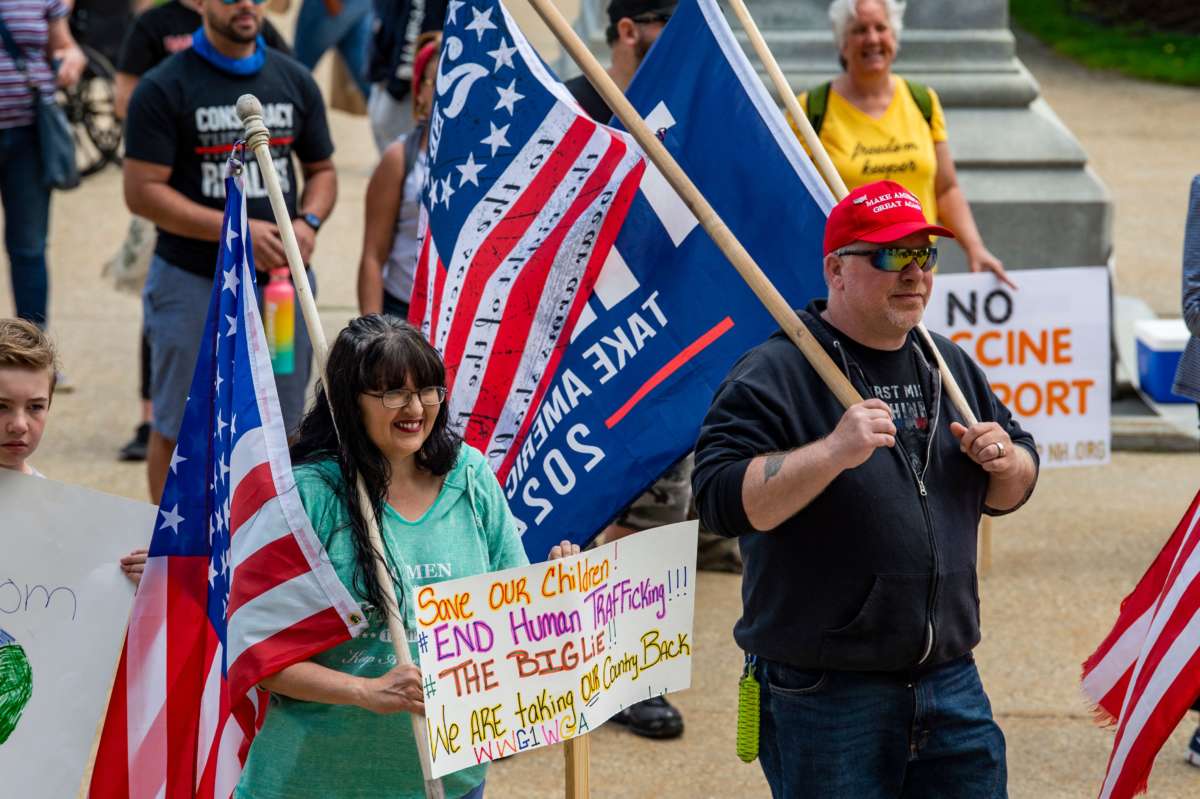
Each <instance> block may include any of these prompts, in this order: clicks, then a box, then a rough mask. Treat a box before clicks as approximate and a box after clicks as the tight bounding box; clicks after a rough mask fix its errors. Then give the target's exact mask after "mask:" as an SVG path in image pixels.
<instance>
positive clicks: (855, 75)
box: [793, 0, 1016, 288]
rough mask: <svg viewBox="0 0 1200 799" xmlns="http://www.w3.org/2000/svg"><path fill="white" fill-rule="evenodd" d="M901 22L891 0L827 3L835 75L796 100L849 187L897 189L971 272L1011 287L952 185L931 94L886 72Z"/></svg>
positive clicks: (941, 118) (940, 116)
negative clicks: (892, 184) (838, 70)
mask: <svg viewBox="0 0 1200 799" xmlns="http://www.w3.org/2000/svg"><path fill="white" fill-rule="evenodd" d="M903 16H904V8H903V3H900V2H897V0H833V2H832V3H830V5H829V19H830V22H831V23H832V24H833V36H834V42H835V44H836V45H837V48H838V61H839V62H840V63H841V65H842V74H840V75H838V76H837V77H836V78H834V79H833V81H832V82H830V83H825V84H822V85H820V86H816V87H814V88H812V89H810V90H808V91H807V92H804V93H802V94H801V95H799V97H797V98H796V99H797V100H798V101H799V103H800V107H801V108H802V109H803V110H804V113H805V116H807V117H808V120H809V122H810V123H812V126H813V129H814V130H815V131H816V132H817V135H818V136H819V137H820V139H821V144H822V145H823V146H824V147H825V150H826V152H828V153H829V158H830V160H831V161H832V162H833V165H834V166H835V167H836V168H837V171H838V174H839V175H841V177H842V180H843V181H845V183H846V186H847V187H848V188H849V189H851V190H853V189H855V188H857V187H859V186H863V185H866V184H868V183H872V182H874V181H877V180H894V181H896V182H898V183H900V184H902V185H903V186H904V187H905V188H906V189H908V190H909V191H911V192H912V193H913V194H915V195H916V196H917V198H918V199H919V200H920V201H921V206H922V207H923V208H924V209H925V212H926V217H927V219H928V220H929V222H930V223H931V224H941V225H945V226H946V227H948V228H950V229H951V230H953V231H954V233H955V236H956V237H957V239H958V243H959V244H960V245H961V246H962V248H963V251H964V252H965V253H966V256H967V265H968V267H969V268H970V270H971V271H972V272H980V271H984V270H986V271H989V272H993V273H994V274H995V275H996V277H997V278H999V279H1000V280H1002V281H1003V282H1004V283H1006V284H1007V285H1009V286H1012V287H1013V288H1015V287H1016V286H1015V285H1014V284H1013V282H1012V280H1010V279H1009V277H1008V274H1007V273H1006V272H1005V271H1004V265H1003V264H1002V263H1001V262H1000V259H999V258H997V257H996V256H995V255H993V254H992V253H991V252H990V251H989V250H988V249H987V247H985V246H984V243H983V238H982V237H981V236H980V235H979V229H978V228H977V227H976V225H975V217H974V216H973V215H972V214H971V207H970V206H969V205H968V204H967V198H966V196H965V195H964V194H963V191H962V188H961V187H960V186H959V185H958V176H957V174H956V172H955V169H954V158H953V156H951V155H950V145H949V143H948V141H947V136H946V118H945V115H944V113H943V112H942V104H941V102H940V101H939V100H938V96H937V92H935V91H934V90H933V89H932V88H930V87H928V86H924V85H922V84H919V83H916V82H915V81H910V80H906V79H904V78H900V77H898V76H896V75H894V74H893V73H892V62H893V61H895V60H896V54H897V53H898V52H899V50H900V44H899V36H900V30H901V28H902V27H903ZM793 127H795V123H794V122H793ZM796 133H797V135H799V130H797V131H796ZM801 141H802V142H803V139H801Z"/></svg>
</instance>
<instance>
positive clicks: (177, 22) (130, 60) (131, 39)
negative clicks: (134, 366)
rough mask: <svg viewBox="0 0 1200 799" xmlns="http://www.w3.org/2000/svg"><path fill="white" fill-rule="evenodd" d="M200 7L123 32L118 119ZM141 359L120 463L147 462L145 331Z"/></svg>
mask: <svg viewBox="0 0 1200 799" xmlns="http://www.w3.org/2000/svg"><path fill="white" fill-rule="evenodd" d="M199 9H200V4H199V2H198V0H170V2H167V3H164V4H163V5H161V6H156V7H154V8H151V9H147V10H146V11H143V12H142V13H141V14H139V15H138V16H137V19H135V20H134V22H133V26H132V27H131V28H129V30H127V31H126V32H125V37H124V39H123V40H122V41H121V44H120V48H121V49H120V57H119V58H118V59H117V82H116V88H115V94H114V97H113V107H114V110H115V111H116V114H117V116H118V117H120V118H121V119H124V118H125V114H126V113H127V111H128V109H129V98H130V97H132V96H133V90H134V89H136V88H137V84H138V81H139V80H141V79H142V75H144V74H146V73H147V72H149V71H150V70H151V69H153V68H154V67H156V66H158V65H159V64H161V63H162V62H163V61H165V60H166V59H167V58H168V57H169V56H171V55H174V54H175V53H178V52H179V51H181V50H186V49H188V48H189V47H191V46H192V34H193V33H195V32H196V29H197V28H199V27H200V24H201V19H200V10H199ZM262 37H263V41H264V42H266V44H267V46H268V47H274V48H275V49H276V50H279V51H280V52H284V53H287V54H288V55H291V52H292V51H291V48H289V47H288V45H287V42H285V41H284V40H283V38H282V37H280V35H279V31H277V30H275V26H274V25H272V24H271V23H270V21H269V20H265V19H264V20H263V27H262ZM147 227H148V225H147V224H146V222H145V220H143V219H136V218H135V219H133V220H132V221H131V223H130V232H129V234H128V235H129V238H127V239H126V244H125V245H123V246H125V247H130V248H134V247H135V245H134V244H133V243H132V242H133V241H137V240H140V239H141V238H142V237H144V238H147V239H149V238H151V237H152V236H153V233H152V232H151V231H149V230H146V228H147ZM146 246H150V245H149V244H147V245H146ZM140 361H141V363H140V366H141V380H140V381H139V383H140V385H139V393H140V394H141V399H142V422H141V424H139V425H138V427H137V430H136V431H135V433H134V436H133V438H132V439H131V440H130V441H129V442H128V443H126V444H125V445H124V446H123V447H121V454H120V459H121V460H123V461H142V460H145V459H146V447H147V446H149V443H150V411H151V409H150V345H149V344H148V343H147V342H146V336H145V333H144V332H143V334H142V337H141V347H140Z"/></svg>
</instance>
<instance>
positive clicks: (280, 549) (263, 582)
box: [226, 535, 312, 618]
mask: <svg viewBox="0 0 1200 799" xmlns="http://www.w3.org/2000/svg"><path fill="white" fill-rule="evenodd" d="M311 570H312V567H311V566H309V563H308V559H307V558H305V557H304V550H302V549H301V548H300V543H299V542H298V541H297V540H296V539H295V537H293V536H291V535H285V536H283V537H282V538H277V539H275V540H274V541H272V542H271V543H269V544H265V545H264V546H262V547H260V548H259V549H258V550H257V551H255V552H254V553H253V554H251V555H249V556H248V557H247V558H245V559H244V560H243V561H242V562H241V563H239V564H237V565H236V566H235V567H234V571H233V581H232V582H231V584H230V585H231V589H230V592H229V610H228V611H226V617H227V618H232V617H233V614H235V613H237V611H238V610H239V609H241V607H242V606H243V605H245V604H246V603H247V602H250V601H251V600H253V599H256V598H258V597H259V596H261V595H263V594H264V593H266V592H267V591H270V590H271V589H272V588H275V587H277V586H279V585H281V584H282V583H285V582H287V581H288V580H290V579H292V578H293V577H299V576H300V575H301V574H307V573H309V572H310V571H311Z"/></svg>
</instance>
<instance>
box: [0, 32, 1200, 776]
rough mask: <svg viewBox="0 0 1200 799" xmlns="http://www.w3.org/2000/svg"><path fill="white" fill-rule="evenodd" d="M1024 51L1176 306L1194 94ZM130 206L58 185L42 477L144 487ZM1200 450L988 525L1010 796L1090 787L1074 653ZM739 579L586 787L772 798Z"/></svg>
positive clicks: (1065, 483) (1173, 752)
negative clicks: (137, 446) (136, 452)
mask: <svg viewBox="0 0 1200 799" xmlns="http://www.w3.org/2000/svg"><path fill="white" fill-rule="evenodd" d="M1023 46H1025V45H1024V43H1023ZM1022 55H1023V57H1026V58H1027V59H1028V63H1030V66H1031V68H1032V69H1033V71H1034V73H1035V74H1036V75H1037V77H1038V78H1039V80H1040V81H1041V82H1042V85H1043V88H1044V89H1045V91H1046V95H1047V97H1048V98H1049V100H1050V101H1051V102H1052V103H1053V104H1054V105H1055V107H1056V109H1057V110H1058V111H1059V113H1060V114H1061V115H1062V117H1063V119H1064V120H1065V121H1066V123H1067V124H1068V125H1069V126H1070V127H1071V128H1072V129H1073V130H1074V131H1075V132H1076V134H1077V135H1079V137H1080V139H1081V140H1082V141H1083V143H1084V146H1085V147H1087V148H1088V150H1089V152H1090V153H1092V156H1093V159H1094V160H1093V166H1094V168H1096V169H1097V171H1098V172H1099V173H1100V174H1101V176H1102V177H1103V178H1104V180H1105V182H1106V183H1107V184H1108V185H1109V187H1110V189H1111V190H1112V191H1113V193H1114V196H1115V197H1116V199H1117V203H1118V205H1117V252H1118V275H1119V290H1120V291H1121V292H1123V293H1134V294H1137V295H1139V296H1143V297H1145V298H1147V299H1148V301H1150V302H1151V304H1152V305H1153V306H1154V307H1155V309H1156V310H1158V311H1159V312H1160V313H1164V314H1168V313H1172V311H1173V309H1176V308H1177V305H1178V268H1179V267H1178V263H1179V260H1178V259H1179V246H1180V244H1179V243H1180V231H1181V229H1182V218H1183V210H1182V208H1183V205H1182V203H1183V200H1184V198H1185V197H1186V188H1187V180H1188V179H1189V178H1190V171H1191V167H1189V166H1188V165H1189V164H1190V163H1193V160H1192V159H1190V157H1189V156H1190V154H1191V152H1192V150H1191V146H1192V139H1193V138H1194V131H1195V130H1196V129H1197V127H1198V126H1200V125H1198V123H1200V105H1198V104H1197V103H1196V102H1195V92H1194V91H1191V90H1184V89H1177V88H1172V87H1161V86H1152V85H1148V84H1142V83H1137V82H1134V81H1127V80H1123V79H1119V78H1112V77H1110V76H1095V75H1092V74H1091V73H1087V72H1085V71H1083V70H1078V69H1076V68H1074V67H1071V66H1070V65H1064V64H1063V63H1062V62H1061V61H1059V60H1058V59H1056V58H1054V57H1052V56H1048V55H1045V54H1044V53H1042V52H1041V51H1038V52H1036V53H1034V54H1033V56H1032V57H1031V56H1030V55H1027V54H1026V53H1025V52H1023V53H1022ZM332 124H333V130H334V135H335V141H336V142H337V145H338V154H337V156H336V157H335V160H336V162H337V165H338V169H339V176H340V192H341V196H340V198H339V201H338V205H337V209H336V211H335V213H334V215H333V217H332V218H331V219H330V221H329V223H328V224H327V225H326V226H325V227H324V228H323V229H322V233H321V235H320V238H319V242H318V246H317V251H316V255H315V258H314V263H315V265H316V269H317V273H318V276H319V279H320V281H321V290H320V296H319V305H320V308H321V312H322V315H323V320H324V324H325V327H326V329H327V331H329V332H330V333H333V332H336V330H337V329H338V327H339V326H340V325H341V324H342V323H344V321H345V320H346V319H348V318H349V317H351V316H353V315H354V314H355V302H354V273H355V270H356V265H357V260H358V255H359V250H360V242H361V232H362V223H361V219H362V206H363V202H362V199H363V191H364V188H365V185H366V180H367V177H368V176H369V172H370V169H371V167H372V165H373V163H374V158H375V152H374V147H373V145H372V143H371V139H370V136H369V133H368V131H367V128H366V125H365V123H364V122H363V121H362V120H361V119H356V118H351V117H347V116H345V115H342V114H340V113H336V112H335V113H333V114H332ZM1150 136H1154V137H1155V141H1154V144H1153V146H1147V141H1146V140H1147V138H1148V137H1150ZM127 220H128V215H127V213H126V211H125V209H124V204H123V202H122V199H121V187H120V177H119V174H118V173H117V172H116V171H115V170H113V171H108V172H105V173H104V174H102V175H99V176H97V177H95V178H92V179H90V180H89V181H88V182H87V183H86V184H85V185H84V187H83V188H82V189H80V190H78V191H76V192H73V193H68V194H61V195H58V196H57V197H56V198H55V201H54V212H53V230H52V246H51V251H50V257H51V262H52V279H53V304H52V318H51V327H52V331H53V333H54V335H55V337H56V338H57V339H58V341H59V344H60V346H61V348H62V351H63V357H64V361H65V369H66V371H67V373H68V374H69V375H70V377H71V379H72V381H73V382H74V383H75V384H76V385H77V387H78V388H77V390H76V391H75V393H73V394H65V395H60V396H59V397H58V398H56V400H55V403H54V408H53V413H52V416H51V421H50V425H49V428H48V430H47V433H46V438H45V443H44V444H43V447H42V450H41V451H40V453H39V456H38V457H37V458H36V460H35V462H36V465H37V466H38V467H39V468H40V469H41V470H42V471H44V472H45V473H47V474H48V475H50V476H51V477H52V478H55V479H58V480H63V481H66V482H73V483H79V484H83V485H86V486H89V487H92V488H97V489H100V490H103V491H108V492H111V493H115V494H122V495H125V496H129V497H133V498H138V499H144V498H145V488H144V471H143V467H142V466H141V465H140V464H119V463H117V462H116V461H115V453H116V451H117V449H118V448H119V447H120V445H121V444H122V443H123V442H124V441H125V440H126V439H127V438H128V436H129V434H130V432H131V431H132V429H133V427H134V425H135V424H136V421H137V402H136V385H137V346H136V345H137V332H138V323H139V322H138V319H139V310H138V300H136V299H135V298H133V297H129V296H125V295H118V294H116V293H114V292H113V291H112V290H111V289H110V288H109V287H108V286H107V285H105V284H103V283H102V281H101V279H100V277H99V273H100V266H101V263H102V262H103V260H104V259H105V258H107V257H108V256H109V255H110V254H111V253H112V252H113V251H114V250H115V248H116V247H117V245H118V243H119V241H120V240H121V237H122V235H123V233H124V229H125V225H126V222H127ZM1014 235H1019V232H1014ZM0 283H2V285H0V309H3V312H6V313H7V312H10V310H11V307H12V305H11V295H10V293H9V288H8V283H7V280H2V281H0ZM1174 312H1175V313H1177V310H1174ZM1198 466H1200V460H1198V459H1197V456H1196V455H1194V454H1133V453H1117V454H1116V456H1115V457H1114V459H1113V463H1112V464H1111V465H1110V466H1107V467H1094V468H1089V469H1077V470H1071V471H1058V472H1047V473H1045V474H1044V475H1043V477H1042V482H1041V486H1040V487H1039V490H1038V492H1037V493H1036V494H1035V496H1034V499H1033V500H1032V501H1031V503H1030V504H1029V506H1028V507H1026V508H1025V509H1023V510H1022V511H1021V512H1020V513H1018V514H1017V515H1016V516H1014V517H1011V518H1007V519H1001V520H998V521H997V523H996V527H995V549H994V553H995V556H994V564H993V572H992V574H991V575H990V576H988V577H987V578H985V579H984V580H982V582H981V586H980V593H981V599H982V607H983V626H984V642H983V644H982V645H981V646H980V648H979V650H978V652H977V655H978V660H979V663H980V668H981V671H982V672H983V678H984V683H985V686H986V687H987V688H988V691H989V693H990V695H991V698H992V702H993V707H994V710H995V713H996V716H997V718H998V720H999V722H1000V724H1001V726H1002V727H1003V728H1004V730H1005V733H1006V735H1007V739H1008V747H1009V773H1010V783H1009V784H1010V794H1011V795H1012V796H1013V797H1017V798H1018V799H1026V798H1027V799H1053V798H1055V797H1064V798H1065V797H1088V796H1094V795H1095V793H1096V791H1097V788H1098V787H1099V784H1100V780H1101V777H1102V775H1103V772H1104V766H1105V763H1106V760H1107V756H1108V752H1109V748H1110V746H1111V741H1112V731H1111V730H1100V729H1097V728H1096V727H1094V726H1093V725H1092V724H1091V721H1090V715H1089V712H1088V708H1087V707H1086V705H1085V702H1084V700H1083V699H1082V698H1081V695H1080V694H1079V691H1078V676H1079V664H1080V663H1081V662H1082V661H1083V659H1084V658H1085V657H1086V656H1087V655H1088V654H1089V653H1090V651H1091V650H1092V648H1093V647H1094V646H1095V645H1096V644H1098V643H1099V641H1100V640H1101V638H1102V637H1103V636H1104V634H1105V633H1106V632H1107V631H1108V629H1109V627H1110V625H1111V624H1112V622H1113V620H1114V618H1115V615H1116V611H1117V606H1118V603H1119V602H1120V600H1121V598H1122V597H1123V596H1124V594H1125V593H1126V592H1127V591H1128V590H1129V589H1130V588H1131V587H1132V586H1133V584H1134V582H1135V581H1136V580H1137V578H1138V577H1139V576H1140V575H1141V573H1142V571H1143V570H1144V569H1145V567H1146V566H1147V564H1148V563H1149V561H1150V560H1151V559H1152V558H1153V556H1154V555H1155V553H1156V552H1157V551H1158V549H1159V548H1160V547H1161V545H1162V542H1163V541H1164V540H1165V538H1166V536H1167V535H1168V534H1169V532H1170V531H1171V530H1172V529H1173V527H1174V525H1175V524H1176V522H1177V521H1178V519H1179V516H1180V514H1181V513H1182V512H1183V510H1184V509H1185V508H1186V507H1187V505H1188V502H1189V501H1190V500H1191V497H1192V496H1193V494H1194V492H1195V490H1196V488H1197V483H1198V481H1197V474H1200V469H1198V468H1197V467H1198ZM814 534H820V531H814ZM115 554H116V553H114V556H115ZM738 587H739V581H738V578H737V577H734V576H730V575H722V574H710V573H705V574H703V575H702V576H701V579H700V581H699V592H698V596H697V607H698V614H697V623H696V631H695V641H696V647H695V664H696V665H695V672H694V678H693V687H692V689H691V690H689V691H686V692H683V693H681V694H678V695H677V696H676V697H674V700H675V701H676V702H677V704H678V705H679V707H680V708H682V710H683V712H684V716H685V719H686V724H687V731H686V733H685V735H684V736H683V738H681V739H679V740H677V741H669V742H652V741H645V740H643V739H639V738H635V737H634V736H632V735H629V734H628V733H626V732H625V731H624V730H622V729H620V728H616V727H614V726H612V725H610V726H609V727H604V728H601V729H599V730H597V731H596V732H595V733H593V734H592V735H591V748H592V768H591V774H592V783H593V795H595V796H597V797H608V796H618V795H620V796H627V797H662V799H673V798H674V797H680V798H682V797H733V796H766V795H767V789H766V784H765V782H764V780H763V779H762V776H761V772H760V771H759V769H758V767H757V765H750V766H747V765H744V764H742V763H741V762H740V761H739V760H737V758H736V757H735V756H734V753H733V748H734V729H735V727H734V708H735V699H736V680H737V676H738V674H739V672H740V668H741V657H740V653H739V652H738V651H737V649H736V647H735V646H734V645H733V642H732V639H731V637H730V634H729V631H730V628H731V626H732V624H733V622H734V620H735V619H736V618H737V616H738V614H739V611H740V601H739V594H738ZM98 667H104V668H107V667H108V666H107V665H106V664H98ZM1194 718H1195V717H1194V714H1193V716H1192V717H1190V718H1189V719H1188V720H1186V721H1185V722H1184V723H1183V724H1182V725H1181V726H1180V727H1179V729H1178V730H1177V731H1176V733H1175V735H1174V737H1173V738H1172V740H1171V741H1169V742H1168V744H1167V745H1166V747H1165V749H1164V751H1163V754H1162V755H1161V756H1160V758H1159V762H1158V766H1157V769H1156V771H1155V773H1154V775H1153V777H1152V779H1151V782H1150V788H1151V793H1150V795H1151V796H1154V797H1180V799H1182V797H1190V796H1196V795H1198V793H1200V770H1196V769H1191V768H1189V767H1188V766H1186V765H1185V764H1184V763H1183V759H1182V757H1183V751H1184V747H1185V745H1186V737H1187V734H1188V733H1189V732H1190V730H1191V729H1192V724H1194ZM562 775H563V765H562V756H561V752H560V750H559V749H552V750H543V751H539V752H534V753H531V754H527V755H523V756H520V757H516V758H512V759H510V760H508V761H505V762H502V763H500V764H498V765H497V766H496V767H495V768H494V769H493V770H492V772H491V777H490V779H489V783H490V785H491V790H490V791H489V793H490V794H491V795H495V796H515V797H530V798H533V797H555V796H561V795H562Z"/></svg>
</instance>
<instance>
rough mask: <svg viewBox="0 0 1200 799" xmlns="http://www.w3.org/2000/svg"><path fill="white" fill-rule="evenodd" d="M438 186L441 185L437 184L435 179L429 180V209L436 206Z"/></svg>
mask: <svg viewBox="0 0 1200 799" xmlns="http://www.w3.org/2000/svg"><path fill="white" fill-rule="evenodd" d="M439 185H441V184H439V183H438V182H437V180H436V179H431V180H430V181H429V207H430V208H432V207H433V206H435V205H437V204H438V196H437V189H438V186H439Z"/></svg>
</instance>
